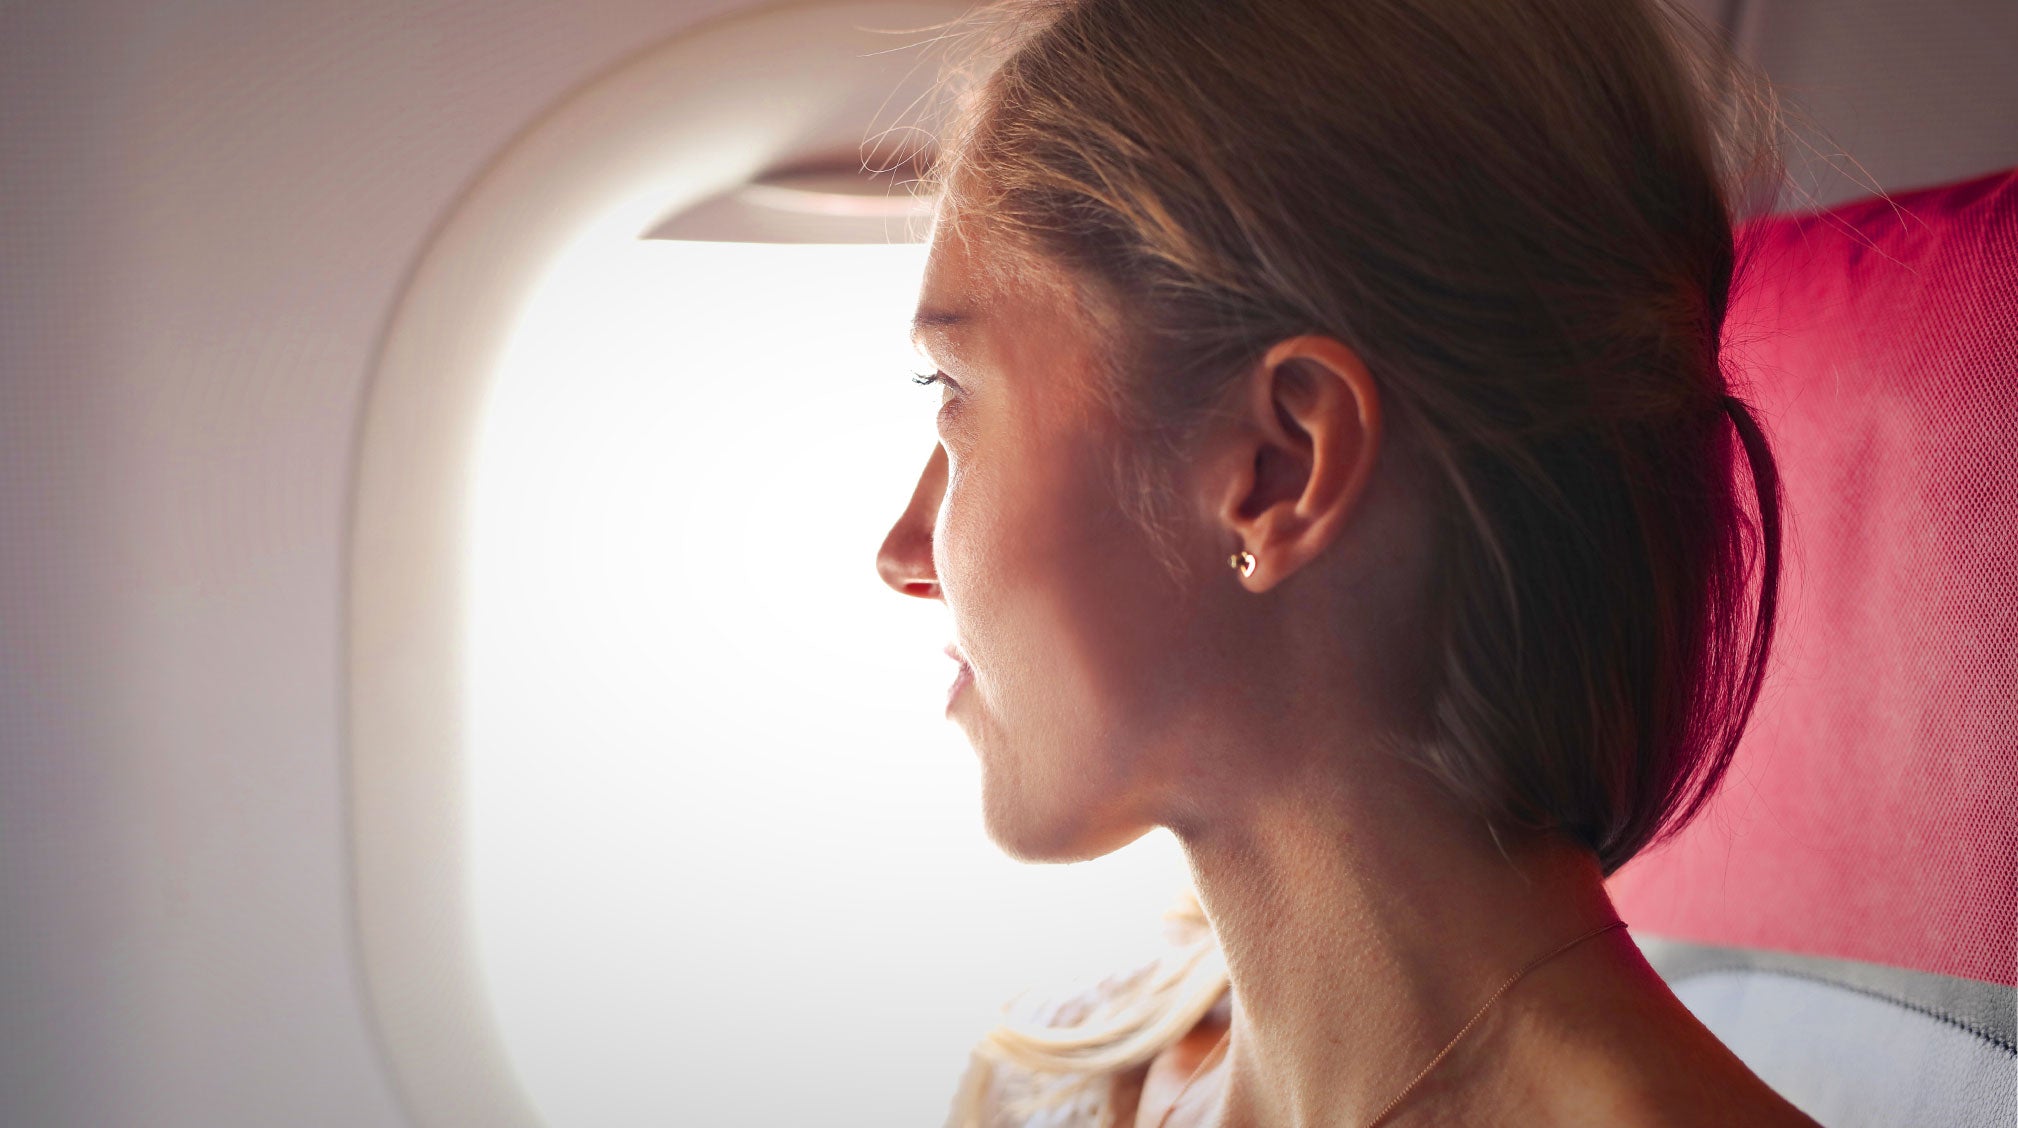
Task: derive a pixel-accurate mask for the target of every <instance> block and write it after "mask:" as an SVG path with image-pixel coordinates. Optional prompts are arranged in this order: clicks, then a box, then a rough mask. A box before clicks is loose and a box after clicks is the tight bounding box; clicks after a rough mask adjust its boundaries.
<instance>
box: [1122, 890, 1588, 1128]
mask: <svg viewBox="0 0 2018 1128" xmlns="http://www.w3.org/2000/svg"><path fill="white" fill-rule="evenodd" d="M1625 926H1626V922H1625V921H1622V920H1615V921H1613V922H1611V923H1610V924H1607V925H1602V926H1600V927H1597V928H1593V929H1591V930H1590V931H1589V932H1586V933H1584V934H1583V935H1582V936H1579V937H1577V938H1576V939H1574V940H1571V941H1570V942H1569V943H1567V944H1564V945H1562V946H1560V947H1558V948H1556V949H1555V950H1554V951H1552V952H1549V953H1548V954H1547V955H1543V956H1537V957H1536V958H1534V959H1532V960H1529V961H1528V963H1527V966H1526V967H1523V968H1521V969H1520V970H1519V971H1516V972H1514V973H1513V976H1512V977H1511V978H1509V979H1508V980H1507V981H1506V982H1505V983H1502V984H1500V985H1499V990H1497V991H1494V992H1493V993H1492V997H1491V998H1489V999H1487V1000H1486V1001H1485V1005H1484V1006H1481V1007H1479V1008H1478V1010H1477V1011H1475V1012H1473V1014H1472V1016H1471V1019H1470V1020H1469V1021H1467V1022H1466V1023H1465V1024H1464V1025H1463V1026H1461V1027H1459V1028H1458V1032H1457V1033H1456V1034H1454V1035H1452V1036H1451V1039H1450V1041H1448V1042H1445V1043H1444V1046H1443V1049H1441V1050H1438V1051H1437V1052H1436V1056H1435V1057H1433V1058H1431V1059H1429V1064H1428V1065H1425V1066H1423V1067H1422V1072H1421V1073H1418V1074H1416V1075H1415V1080H1413V1081H1410V1082H1409V1083H1408V1085H1407V1086H1405V1087H1404V1088H1403V1089H1402V1091H1401V1092H1399V1093H1397V1094H1395V1098H1394V1099H1393V1100H1391V1101H1389V1102H1387V1107H1386V1108H1383V1109H1381V1110H1380V1115H1378V1116H1376V1117H1374V1118H1373V1119H1372V1120H1370V1121H1368V1122H1367V1126H1366V1128H1380V1124H1381V1122H1382V1121H1384V1120H1386V1119H1387V1117H1388V1114H1389V1113H1391V1112H1393V1111H1394V1110H1395V1109H1397V1108H1399V1107H1401V1102H1403V1101H1405V1100H1407V1099H1408V1095H1409V1094H1410V1093H1413V1092H1415V1087H1416V1086H1417V1085H1420V1084H1422V1079H1423V1078H1425V1077H1428V1076H1429V1074H1430V1071H1431V1070H1433V1069H1435V1068H1436V1067H1437V1066H1438V1065H1441V1064H1442V1063H1443V1059H1444V1058H1446V1057H1448V1056H1450V1052H1451V1050H1452V1049H1454V1048H1456V1046H1457V1044H1458V1040H1459V1039H1461V1038H1463V1037H1464V1036H1465V1035H1466V1034H1469V1033H1471V1028H1472V1027H1474V1026H1477V1025H1478V1020H1479V1019H1481V1018H1484V1017H1485V1012H1486V1011H1488V1010H1491V1009H1492V1005H1493V1004H1494V1003H1497V1002H1499V1000H1500V996H1501V995H1504V994H1506V993H1507V992H1508V991H1510V990H1512V989H1513V985H1514V984H1516V983H1519V982H1520V981H1521V978H1522V977H1523V976H1525V975H1527V973H1528V972H1530V971H1533V970H1534V969H1536V968H1538V967H1540V966H1541V965H1543V964H1545V963H1547V962H1549V961H1550V960H1552V959H1555V958H1556V957H1557V956H1560V955H1562V954H1563V953H1564V952H1567V951H1569V950H1570V949H1571V948H1574V947H1576V946H1577V945H1578V944H1581V943H1583V942H1584V941H1586V940H1589V939H1590V938H1591V937H1593V936H1597V935H1600V934H1602V933H1606V932H1610V931H1611V930H1612V929H1614V928H1624V927H1625ZM1232 1037H1233V1028H1232V1027H1231V1026H1229V1027H1227V1028H1226V1033H1224V1034H1221V1035H1220V1036H1219V1041H1218V1042H1217V1043H1215V1044H1214V1045H1213V1047H1212V1049H1211V1050H1210V1051H1209V1052H1207V1053H1206V1055H1205V1060H1203V1061H1201V1062H1199V1063H1198V1068H1196V1069H1194V1070H1192V1071H1191V1076H1189V1077H1187V1078H1185V1079H1184V1085H1183V1086H1182V1087H1181V1088H1179V1089H1178V1090H1177V1095H1176V1096H1174V1097H1172V1098H1170V1106H1169V1107H1168V1108H1165V1109H1164V1110H1163V1116H1162V1118H1161V1119H1159V1120H1158V1121H1157V1122H1156V1128H1164V1126H1165V1125H1167V1124H1168V1123H1170V1114H1171V1113H1173V1112H1175V1111H1177V1102H1179V1101H1181V1100H1183V1099H1184V1094H1185V1093H1186V1092H1188V1091H1190V1089H1191V1083H1192V1082H1193V1081H1196V1080H1198V1078H1199V1077H1200V1076H1201V1075H1203V1074H1204V1073H1205V1071H1206V1070H1207V1069H1210V1068H1211V1067H1212V1065H1213V1064H1214V1063H1215V1062H1216V1061H1217V1059H1218V1058H1219V1056H1220V1053H1221V1051H1223V1050H1225V1049H1226V1043H1227V1040H1228V1039H1230V1038H1232Z"/></svg>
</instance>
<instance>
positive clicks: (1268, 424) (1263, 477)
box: [1216, 335, 1381, 591]
mask: <svg viewBox="0 0 2018 1128" xmlns="http://www.w3.org/2000/svg"><path fill="white" fill-rule="evenodd" d="M1234 405H1235V406H1234V411H1235V416H1236V419H1237V423H1238V425H1237V426H1236V427H1235V428H1234V430H1235V435H1236V438H1235V445H1234V449H1233V450H1232V451H1231V453H1230V456H1229V457H1230V461H1229V462H1228V463H1225V464H1224V465H1229V466H1231V467H1232V473H1231V475H1230V477H1228V478H1227V479H1225V480H1224V481H1223V482H1222V488H1223V491H1224V492H1223V493H1222V495H1221V497H1222V501H1221V504H1220V507H1219V512H1218V513H1217V514H1216V516H1217V518H1218V520H1219V521H1220V523H1221V524H1222V525H1223V527H1225V528H1226V529H1227V530H1228V531H1229V533H1230V535H1231V539H1232V540H1233V541H1234V542H1235V543H1234V544H1233V545H1232V546H1231V547H1230V551H1238V550H1241V549H1245V550H1246V551H1248V552H1250V553H1253V554H1254V557H1255V568H1254V571H1253V573H1252V574H1251V575H1247V576H1245V577H1244V578H1242V580H1241V582H1242V583H1243V584H1245V585H1246V586H1247V587H1248V588H1249V589H1250V590H1253V591H1266V590H1268V589H1269V588H1271V587H1273V586H1275V585H1276V584H1278V583H1280V582H1281V581H1282V580H1283V579H1285V578H1287V577H1288V576H1290V575H1292V574H1294V573H1295V572H1296V571H1297V569H1299V568H1302V567H1303V566H1304V565H1305V564H1307V563H1309V562H1310V561H1311V560H1312V559H1314V558H1315V557H1316V556H1317V554H1318V553H1320V552H1322V551H1324V549H1325V548H1326V547H1327V546H1328V545H1330V544H1331V542H1332V541H1333V540H1335V539H1336V538H1337V537H1338V534H1339V531H1340V530H1342V529H1343V528H1344V527H1345V523H1346V521H1348V520H1349V519H1350V518H1351V516H1352V514H1353V512H1354V510H1355V509H1356V507H1357V504H1358V501H1359V498H1360V496H1361V495H1362V494H1363V493H1364V492H1365V489H1366V484H1367V482H1368V480H1369V479H1370V478H1371V477H1372V475H1373V465H1374V459H1375V458H1376V457H1377V456H1378V455H1379V452H1380V447H1381V412H1380V389H1379V388H1378V387H1377V386H1376V385H1375V384H1374V381H1373V377H1372V375H1371V374H1370V373H1369V372H1368V371H1367V368H1366V364H1365V362H1363V361H1361V360H1360V358H1359V354H1358V353H1356V352H1354V351H1353V350H1352V349H1351V348H1349V347H1347V346H1346V345H1345V344H1343V343H1341V342H1340V341H1338V340H1337V339H1335V338H1332V337H1323V336H1314V335H1313V336H1301V337H1290V338H1287V339H1285V340H1283V341H1279V342H1277V343H1276V344H1275V345H1274V346H1272V347H1271V348H1270V349H1269V350H1268V352H1267V353H1266V354H1264V355H1263V356H1262V358H1261V360H1260V362H1259V363H1258V364H1257V365H1256V366H1255V367H1254V368H1253V369H1251V370H1250V371H1249V373H1248V374H1247V376H1246V377H1244V383H1243V385H1242V388H1241V390H1240V391H1239V393H1238V394H1236V396H1235V397H1234Z"/></svg>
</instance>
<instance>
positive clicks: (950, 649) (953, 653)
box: [946, 643, 974, 713]
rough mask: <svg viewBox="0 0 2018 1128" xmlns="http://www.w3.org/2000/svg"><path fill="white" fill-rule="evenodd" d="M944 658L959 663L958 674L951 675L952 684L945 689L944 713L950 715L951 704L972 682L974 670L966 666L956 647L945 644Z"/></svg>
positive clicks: (964, 659) (965, 660)
mask: <svg viewBox="0 0 2018 1128" xmlns="http://www.w3.org/2000/svg"><path fill="white" fill-rule="evenodd" d="M946 657H948V658H951V659H953V660H954V661H955V662H958V663H960V672H959V673H957V674H954V675H953V684H952V685H950V686H948V687H947V688H946V711H947V712H948V713H950V712H952V711H953V702H955V701H957V700H959V698H960V691H961V690H963V689H965V688H967V683H969V682H971V681H973V680H974V668H973V667H972V666H969V665H968V664H967V659H966V657H965V656H964V655H962V654H961V653H960V648H959V647H958V646H955V645H952V644H950V643H949V644H947V646H946Z"/></svg>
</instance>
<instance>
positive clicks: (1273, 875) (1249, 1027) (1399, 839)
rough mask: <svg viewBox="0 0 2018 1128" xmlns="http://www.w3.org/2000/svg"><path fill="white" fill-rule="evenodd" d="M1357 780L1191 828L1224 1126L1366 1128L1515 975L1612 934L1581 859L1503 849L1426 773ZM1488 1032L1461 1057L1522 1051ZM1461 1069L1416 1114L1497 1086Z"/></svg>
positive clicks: (1495, 1030) (1517, 1003) (1487, 1027)
mask: <svg viewBox="0 0 2018 1128" xmlns="http://www.w3.org/2000/svg"><path fill="white" fill-rule="evenodd" d="M1369 766H1370V765H1369ZM1362 775H1363V776H1364V778H1356V779H1355V780H1354V783H1355V785H1356V786H1357V790H1355V791H1352V792H1349V793H1348V792H1346V791H1343V790H1341V788H1340V786H1339V785H1337V784H1336V783H1329V784H1327V783H1323V782H1317V781H1305V784H1304V785H1302V786H1293V787H1286V788H1281V789H1271V796H1270V797H1269V798H1268V799H1267V800H1266V801H1263V802H1258V803H1248V804H1244V807H1245V809H1244V810H1242V811H1241V812H1240V817H1239V818H1238V819H1237V820H1228V821H1226V822H1221V823H1217V824H1215V825H1213V826H1210V827H1205V828H1198V827H1193V828H1188V829H1186V830H1182V831H1180V832H1179V838H1180V840H1182V841H1183V843H1184V847H1185V850H1186V853H1187V855H1188V857H1189V860H1190V864H1191V868H1192V877H1193V881H1194V882H1195V883H1196V887H1197V890H1198V895H1199V900H1200V902H1201V904H1202V905H1203V906H1204V908H1205V911H1206V914H1207V915H1208V917H1210V919H1211V921H1212V924H1213V928H1214V930H1215V931H1216V933H1217V934H1218V937H1219V942H1220V945H1221V947H1222V949H1223V950H1224V952H1225V955H1226V961H1227V967H1228V970H1229V972H1230V975H1231V979H1232V985H1233V999H1234V1016H1233V1028H1232V1035H1231V1038H1232V1041H1231V1045H1230V1046H1229V1052H1228V1054H1227V1057H1226V1064H1225V1077H1226V1083H1225V1085H1224V1088H1223V1090H1222V1093H1221V1100H1220V1110H1221V1111H1220V1115H1219V1117H1218V1118H1216V1119H1215V1120H1214V1121H1213V1122H1214V1123H1217V1124H1221V1125H1225V1126H1227V1128H1234V1126H1248V1125H1266V1126H1268V1128H1290V1126H1304V1125H1326V1126H1333V1125H1340V1124H1346V1125H1352V1124H1366V1123H1368V1122H1370V1121H1371V1120H1372V1119H1373V1118H1374V1116H1375V1115H1377V1114H1378V1113H1379V1112H1380V1111H1381V1110H1382V1109H1383V1108H1385V1107H1386V1106H1387V1105H1388V1103H1389V1102H1390V1101H1391V1100H1393V1099H1394V1098H1395V1097H1396V1096H1397V1095H1398V1094H1400V1093H1401V1092H1402V1091H1403V1089H1404V1088H1406V1087H1407V1086H1408V1084H1409V1082H1410V1081H1412V1080H1413V1079H1414V1078H1415V1077H1416V1075H1417V1074H1418V1073H1419V1072H1420V1071H1421V1070H1422V1069H1423V1067H1424V1066H1426V1065H1428V1064H1429V1062H1430V1061H1431V1060H1432V1059H1433V1058H1434V1057H1435V1056H1436V1054H1437V1052H1438V1051H1439V1050H1441V1049H1442V1048H1443V1047H1444V1045H1445V1044H1446V1043H1447V1042H1449V1041H1450V1039H1451V1037H1452V1035H1454V1034H1456V1033H1457V1032H1458V1030H1459V1029H1461V1028H1462V1027H1463V1026H1464V1024H1465V1022H1466V1021H1467V1020H1468V1019H1470V1018H1471V1016H1472V1015H1473V1013H1475V1012H1476V1011H1477V1010H1478V1009H1479V1007H1480V1005H1481V1004H1483V1003H1484V1002H1485V1001H1486V1000H1487V999H1488V998H1490V997H1491V996H1492V993H1493V992H1494V990H1496V989H1497V988H1498V987H1499V986H1500V985H1501V984H1502V983H1504V982H1505V981H1506V980H1507V979H1508V977H1510V976H1511V975H1513V974H1514V973H1515V972H1516V971H1518V970H1519V969H1520V968H1522V967H1523V966H1525V965H1526V964H1527V963H1528V962H1529V961H1531V960H1533V959H1535V958H1536V957H1537V956H1540V955H1543V954H1545V953H1547V952H1549V951H1551V950H1552V949H1554V948H1555V947H1557V946H1558V945H1561V944H1562V943H1564V942H1565V941H1567V940H1570V939H1573V938H1575V937H1577V936H1579V935H1582V934H1583V933H1586V932H1588V931H1590V930H1591V929H1594V928H1597V927H1599V926H1601V925H1604V924H1606V923H1608V922H1609V921H1611V920H1613V919H1616V918H1615V915H1614V912H1613V909H1612V906H1611V903H1610V901H1609V899H1608V898H1607V897H1606V894H1605V890H1604V884H1603V879H1602V874H1601V871H1600V869H1599V866H1598V864H1597V861H1596V859H1595V858H1594V857H1593V856H1592V855H1591V854H1590V853H1589V852H1588V851H1585V850H1582V849H1579V848H1576V847H1574V846H1572V845H1570V844H1568V843H1565V842H1561V841H1560V840H1557V839H1554V838H1536V837H1528V838H1524V839H1522V840H1521V841H1518V842H1516V841H1512V840H1508V839H1507V836H1506V835H1504V834H1502V835H1501V839H1502V841H1504V844H1505V847H1506V852H1505V853H1502V851H1501V849H1500V845H1499V844H1498V843H1496V842H1495V840H1494V838H1493V835H1492V833H1491V832H1489V831H1488V830H1487V828H1486V827H1485V824H1484V823H1483V822H1477V823H1468V822H1466V821H1465V820H1463V819H1462V818H1461V817H1460V816H1458V815H1457V814H1455V811H1456V807H1455V805H1454V804H1453V803H1452V802H1451V801H1450V799H1449V798H1448V797H1447V796H1446V795H1444V794H1443V793H1441V792H1440V790H1439V789H1437V788H1436V787H1435V786H1434V785H1433V784H1432V783H1430V781H1429V780H1428V779H1427V778H1426V777H1424V776H1422V775H1421V774H1420V773H1419V772H1417V771H1415V770H1414V769H1410V768H1406V767H1400V766H1397V767H1396V770H1393V771H1381V770H1378V769H1375V770H1370V771H1368V772H1365V773H1362ZM1606 941H1609V942H1611V943H1614V944H1618V943H1624V942H1625V941H1624V939H1623V938H1622V937H1617V936H1611V935H1609V934H1607V935H1606V936H1604V937H1600V938H1597V939H1594V940H1593V941H1591V943H1589V944H1583V945H1579V946H1578V948H1579V949H1589V948H1591V947H1593V946H1595V945H1599V944H1603V943H1605V942H1606ZM1584 954H1585V955H1586V956H1588V952H1586V953H1584ZM1576 955H1577V952H1576V951H1572V952H1566V953H1564V954H1563V955H1562V956H1561V957H1559V958H1557V959H1555V960H1553V961H1551V963H1565V962H1567V961H1571V960H1574V959H1575V958H1576ZM1590 962H1591V961H1589V960H1588V959H1587V960H1586V963H1587V964H1588V963H1590ZM1617 964H1618V961H1616V960H1604V961H1601V962H1599V963H1598V964H1596V965H1593V972H1594V974H1599V975H1603V974H1607V971H1606V970H1605V969H1611V968H1614V967H1615V966H1616V965H1617ZM1533 978H1534V979H1536V980H1540V979H1541V977H1540V976H1539V974H1537V976H1535V977H1533ZM1524 982H1526V981H1524ZM1578 982H1579V981H1578V978H1577V977H1575V976H1570V977H1567V978H1564V977H1560V976H1550V977H1548V979H1547V981H1546V985H1545V986H1543V987H1534V986H1532V985H1531V986H1530V990H1528V991H1527V992H1509V995H1508V996H1507V997H1506V998H1503V999H1501V1000H1500V1001H1499V1002H1498V1003H1496V1004H1495V1005H1494V1008H1493V1010H1494V1011H1498V1012H1512V1011H1514V1010H1516V1009H1524V1010H1526V1011H1527V1012H1528V1013H1529V1015H1530V1017H1532V1015H1533V1014H1534V1013H1535V1012H1536V1009H1537V1008H1539V1007H1545V1006H1546V1004H1547V998H1546V995H1547V993H1548V992H1549V991H1550V990H1553V989H1555V988H1556V987H1558V986H1561V985H1567V986H1568V987H1569V988H1570V989H1571V990H1572V991H1575V990H1577V988H1578ZM1495 1017H1497V1018H1498V1019H1499V1021H1498V1022H1482V1023H1481V1024H1480V1026H1479V1027H1478V1028H1475V1029H1473V1030H1472V1031H1470V1032H1469V1033H1468V1034H1466V1035H1465V1040H1466V1041H1467V1042H1470V1043H1471V1045H1470V1046H1469V1047H1467V1049H1471V1050H1476V1051H1477V1052H1478V1054H1480V1055H1495V1054H1509V1053H1512V1052H1514V1048H1512V1047H1509V1046H1505V1045H1492V1044H1488V1043H1489V1042H1490V1041H1491V1040H1492V1039H1493V1037H1494V1035H1495V1034H1507V1035H1510V1034H1511V1033H1513V1032H1514V1028H1512V1027H1510V1026H1509V1025H1508V1024H1510V1023H1511V1021H1512V1017H1511V1015H1510V1014H1505V1013H1503V1014H1501V1015H1498V1016H1495ZM1530 1049H1531V1048H1530V1047H1521V1048H1520V1051H1521V1052H1523V1053H1526V1052H1529V1050H1530ZM1463 1056H1464V1055H1459V1054H1454V1055H1453V1058H1452V1059H1451V1060H1447V1061H1446V1062H1444V1063H1443V1064H1442V1065H1440V1066H1439V1067H1438V1071H1437V1075H1435V1076H1433V1077H1432V1078H1430V1079H1428V1080H1426V1081H1425V1083H1424V1086H1423V1088H1421V1089H1420V1090H1418V1092H1417V1094H1415V1096H1416V1097H1419V1098H1420V1099H1412V1100H1411V1102H1410V1105H1411V1106H1423V1107H1427V1104H1428V1103H1431V1102H1434V1101H1437V1100H1439V1099H1443V1100H1448V1094H1449V1093H1451V1091H1452V1087H1451V1085H1450V1084H1449V1082H1452V1081H1459V1080H1462V1079H1463V1078H1465V1077H1467V1076H1471V1075H1474V1074H1476V1076H1477V1077H1478V1078H1480V1079H1481V1082H1482V1083H1483V1081H1484V1080H1485V1079H1486V1078H1489V1077H1493V1076H1499V1075H1500V1074H1497V1073H1494V1072H1493V1071H1490V1070H1483V1071H1481V1070H1479V1069H1478V1068H1477V1067H1476V1066H1475V1065H1472V1064H1467V1063H1466V1062H1465V1061H1461V1060H1458V1059H1459V1058H1461V1057H1463ZM1430 1081H1435V1082H1437V1084H1435V1085H1432V1084H1430ZM1475 1096H1476V1094H1473V1095H1471V1096H1469V1097H1465V1098H1463V1100H1464V1103H1470V1101H1471V1099H1472V1097H1475ZM1405 1111H1406V1110H1397V1112H1396V1117H1397V1119H1400V1118H1401V1117H1402V1116H1403V1115H1404V1113H1405ZM1432 1119H1434V1118H1432Z"/></svg>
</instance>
